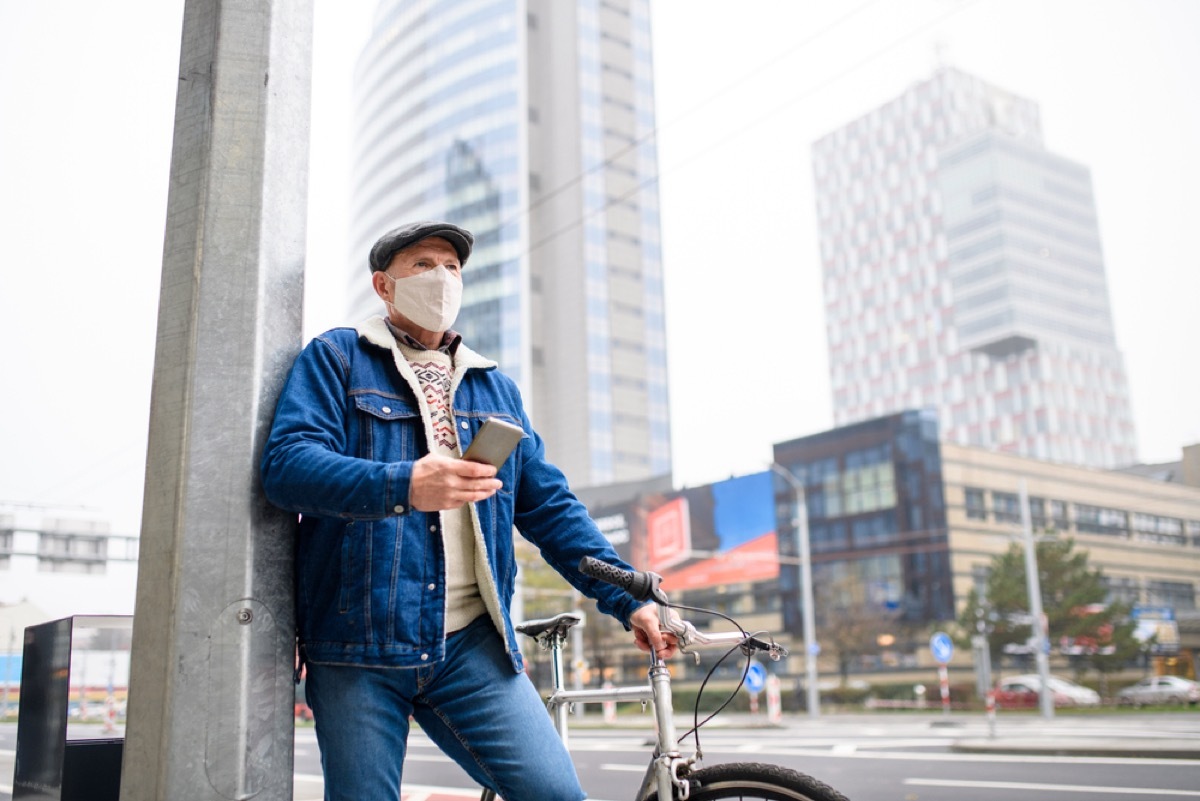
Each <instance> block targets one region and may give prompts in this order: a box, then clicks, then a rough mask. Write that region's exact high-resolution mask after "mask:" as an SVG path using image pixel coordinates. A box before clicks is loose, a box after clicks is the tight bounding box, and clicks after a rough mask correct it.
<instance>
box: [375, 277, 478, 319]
mask: <svg viewBox="0 0 1200 801" xmlns="http://www.w3.org/2000/svg"><path fill="white" fill-rule="evenodd" d="M385 275H386V273H385ZM388 278H392V276H390V275H389V276H388ZM388 305H390V306H391V307H392V308H393V309H395V310H396V311H398V312H400V313H401V314H403V315H404V316H405V317H407V318H408V319H410V320H412V321H413V322H414V323H416V324H417V325H419V326H421V327H422V328H424V329H425V330H426V331H439V332H440V331H447V330H449V329H450V325H451V323H453V322H454V320H455V318H457V317H458V309H459V307H460V306H462V280H461V279H460V278H458V277H457V276H455V275H453V274H452V273H451V272H450V271H449V270H447V269H446V268H445V267H441V266H438V267H434V268H433V269H432V270H426V271H425V272H423V273H417V274H416V275H410V276H408V277H407V278H392V302H391V303H390V304H388Z"/></svg>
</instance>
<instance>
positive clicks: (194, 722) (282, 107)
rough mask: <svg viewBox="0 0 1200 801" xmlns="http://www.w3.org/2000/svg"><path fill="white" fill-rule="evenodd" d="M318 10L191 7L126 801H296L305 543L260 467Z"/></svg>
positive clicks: (282, 366)
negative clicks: (296, 672) (296, 589)
mask: <svg viewBox="0 0 1200 801" xmlns="http://www.w3.org/2000/svg"><path fill="white" fill-rule="evenodd" d="M311 51H312V0H186V3H185V6H184V17H183V41H182V49H181V56H180V68H179V90H178V95H177V98H176V107H175V143H174V150H173V153H172V156H171V186H170V192H169V195H168V201H167V225H166V236H165V242H164V247H163V270H162V288H161V294H160V298H159V313H158V342H157V351H156V354H155V362H154V383H153V394H152V398H151V409H150V436H149V445H148V453H147V461H146V483H145V501H144V509H143V516H142V535H141V547H140V558H139V563H138V588H137V602H136V607H135V613H134V626H133V655H132V665H131V670H130V674H131V675H130V692H129V718H128V721H129V722H128V727H127V729H126V738H125V749H124V765H123V771H122V780H121V798H122V801H162V800H163V799H187V800H188V801H195V800H196V799H214V800H215V799H248V798H256V799H277V800H278V801H290V799H291V798H292V756H293V751H292V736H293V710H292V705H293V692H294V689H293V683H292V672H293V664H294V663H293V659H294V632H293V629H294V621H293V612H292V581H291V575H292V567H291V565H292V525H293V522H294V520H293V519H292V518H290V517H289V516H288V515H285V514H283V513H281V512H279V511H278V510H275V509H274V508H272V507H271V506H269V505H268V504H267V502H266V500H265V498H264V497H263V494H262V490H261V487H260V486H259V483H258V477H257V474H258V471H257V465H258V460H259V454H260V450H261V447H262V443H263V441H264V439H265V437H266V431H267V429H268V427H269V424H270V420H271V417H272V414H273V412H274V406H275V399H276V397H277V395H278V392H279V389H280V388H281V386H282V383H283V379H284V377H285V375H286V372H287V369H288V367H289V365H290V363H291V361H292V359H293V358H294V356H295V354H296V352H297V351H298V350H299V347H300V338H301V328H300V321H301V305H302V301H303V274H304V249H305V228H306V208H307V191H308V130H309V105H310V101H309V98H310V88H311Z"/></svg>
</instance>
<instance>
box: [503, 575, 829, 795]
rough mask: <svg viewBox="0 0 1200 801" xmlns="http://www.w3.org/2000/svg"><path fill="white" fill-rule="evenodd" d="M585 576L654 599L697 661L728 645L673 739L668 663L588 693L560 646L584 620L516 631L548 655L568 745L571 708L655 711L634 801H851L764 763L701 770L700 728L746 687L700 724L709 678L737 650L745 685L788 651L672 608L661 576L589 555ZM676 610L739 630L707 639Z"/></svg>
mask: <svg viewBox="0 0 1200 801" xmlns="http://www.w3.org/2000/svg"><path fill="white" fill-rule="evenodd" d="M579 570H580V572H582V573H584V574H585V575H587V576H591V577H592V578H596V579H600V580H601V581H606V582H608V583H610V584H615V585H616V586H618V587H621V588H622V589H624V590H626V591H627V592H628V593H629V594H630V595H632V596H634V597H635V598H637V599H638V600H639V601H646V600H653V601H655V602H656V603H657V604H658V609H659V622H660V624H661V626H662V629H663V631H666V632H670V633H672V634H674V635H675V638H676V640H677V641H678V644H679V652H680V653H685V654H692V655H694V656H695V658H696V659H697V661H698V660H699V654H697V653H696V651H695V650H694V649H696V648H719V647H728V648H729V650H728V651H727V652H726V654H725V655H724V656H722V657H721V658H720V660H718V661H717V663H716V664H715V665H714V666H713V668H712V669H711V670H710V671H709V673H708V676H706V677H705V679H704V682H703V683H702V684H701V687H700V692H699V693H697V698H696V710H695V717H694V721H693V722H694V724H695V725H694V726H693V728H692V729H691V730H689V731H688V732H686V733H685V734H684V735H683V736H682V737H677V736H676V730H675V720H674V714H673V708H672V703H671V674H670V671H669V670H668V669H667V666H666V663H665V662H663V660H662V659H660V658H658V656H657V655H655V654H651V655H650V669H649V681H648V683H647V684H639V685H632V686H625V687H612V688H604V689H590V690H568V689H566V688H565V686H564V685H565V682H564V675H563V646H564V644H565V643H566V640H567V636H568V632H569V631H570V630H571V628H572V627H573V626H575V625H577V624H578V623H580V622H581V620H582V618H581V617H580V616H579V615H578V614H575V613H573V612H564V613H562V614H559V615H555V616H554V617H552V618H547V619H544V620H531V621H527V622H525V623H522V624H520V625H518V626H516V627H515V628H516V630H517V631H519V632H521V633H522V634H525V635H526V636H528V637H531V638H533V639H534V640H536V641H537V642H538V644H539V645H541V646H542V647H544V648H548V649H549V650H550V652H551V667H552V673H553V685H554V689H553V691H552V692H551V693H550V695H549V696H548V697H547V699H546V707H547V709H548V710H549V712H550V714H551V716H552V717H553V719H554V727H555V729H556V730H557V731H558V734H559V736H560V737H561V738H562V740H563V744H564V745H568V744H569V739H568V713H569V711H570V707H571V706H572V705H573V704H589V703H602V702H605V701H613V702H621V701H624V702H629V701H638V702H641V703H642V704H643V705H645V704H649V705H650V706H651V708H652V709H653V713H654V717H655V722H656V726H655V729H656V737H655V740H654V741H653V746H654V748H653V752H652V754H651V757H650V764H649V765H648V766H647V767H646V773H645V775H644V777H643V779H642V783H641V786H640V788H639V789H638V792H637V795H636V796H635V801H658V799H660V798H662V799H672V801H720V800H721V799H734V798H736V799H764V800H768V799H770V800H771V801H848V799H846V797H845V796H843V795H842V794H841V793H839V792H838V791H837V790H834V789H833V788H832V787H830V786H828V785H826V784H824V783H822V782H820V781H818V780H816V779H814V778H812V777H811V776H808V775H806V774H804V773H800V772H798V771H795V770H791V769H790V768H784V767H781V766H779V765H771V764H766V763H760V762H731V763H726V764H718V765H712V766H708V767H699V763H700V762H701V760H702V758H703V757H702V750H701V748H700V728H701V727H702V726H703V725H704V724H705V723H708V722H709V721H710V720H712V719H713V718H714V717H716V715H718V714H720V712H721V711H722V710H723V709H724V708H725V707H726V706H728V704H729V703H730V701H732V700H733V697H734V695H736V693H737V690H738V689H741V684H740V683H739V685H738V687H737V688H735V690H734V694H733V695H731V696H730V697H729V698H728V699H727V700H726V701H725V703H724V704H722V705H721V706H720V707H719V708H718V709H717V710H716V711H715V712H712V713H710V714H709V715H708V717H706V718H705V719H704V720H703V721H700V720H699V717H700V711H699V709H700V695H702V694H703V691H704V686H705V685H706V684H707V683H708V680H709V679H710V678H711V677H712V675H713V671H715V670H716V668H717V667H718V666H720V664H721V663H722V662H723V661H724V660H725V659H726V658H727V657H729V656H730V655H731V654H733V653H734V652H735V651H738V650H740V651H741V652H742V654H743V655H745V657H746V668H745V669H744V670H743V672H742V679H743V681H744V680H745V676H746V672H747V671H748V670H749V665H750V657H751V656H752V655H753V654H755V653H764V654H766V655H767V656H768V657H769V658H770V659H772V660H773V661H779V660H780V659H781V658H783V657H784V656H787V650H786V649H785V648H783V647H782V646H781V645H779V644H778V643H776V642H775V641H774V640H772V639H770V637H769V635H764V636H766V637H767V639H765V640H764V639H760V638H759V637H758V636H756V635H754V634H750V633H749V632H747V631H745V630H743V629H742V627H741V626H740V625H738V624H737V622H736V621H734V620H733V619H732V618H729V617H727V616H725V615H721V614H720V613H719V612H713V611H711V610H706V609H699V608H696V607H688V606H682V605H676V604H672V603H671V602H670V601H669V599H668V598H667V595H666V593H665V592H663V590H662V589H661V587H660V586H659V584H660V582H661V581H662V577H661V576H659V575H658V574H656V573H649V572H640V571H626V570H622V569H620V568H617V567H614V566H612V565H609V564H607V563H605V562H601V561H599V560H597V559H593V558H592V557H590V556H589V557H584V558H583V560H582V561H581V562H580V564H579ZM671 609H686V610H688V611H693V612H701V613H707V614H714V615H719V616H720V617H723V618H725V619H726V620H729V621H730V622H731V623H733V624H734V625H735V626H737V631H731V632H722V633H705V632H701V631H699V630H697V629H696V627H695V626H693V625H692V624H691V623H689V622H688V621H686V620H683V619H682V618H680V617H678V616H676V615H674V614H671V613H670V610H671ZM689 736H691V737H692V738H693V740H694V743H695V746H696V747H695V750H694V751H693V752H692V753H691V754H690V755H688V756H685V755H684V754H683V752H682V751H681V750H680V743H681V741H682V740H685V739H687V738H688V737H689ZM495 799H496V795H495V793H493V792H492V791H491V790H484V791H483V795H482V796H481V801H495Z"/></svg>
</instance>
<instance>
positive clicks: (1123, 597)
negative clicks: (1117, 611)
mask: <svg viewBox="0 0 1200 801" xmlns="http://www.w3.org/2000/svg"><path fill="white" fill-rule="evenodd" d="M1102 580H1103V581H1104V586H1105V589H1106V590H1107V591H1108V594H1107V595H1106V596H1105V602H1106V603H1123V604H1129V605H1130V606H1137V605H1138V604H1139V603H1141V601H1142V591H1141V587H1140V586H1139V585H1138V580H1137V579H1135V578H1119V577H1115V576H1103V577H1102Z"/></svg>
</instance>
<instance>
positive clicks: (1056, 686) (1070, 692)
mask: <svg viewBox="0 0 1200 801" xmlns="http://www.w3.org/2000/svg"><path fill="white" fill-rule="evenodd" d="M1009 683H1013V684H1021V685H1024V686H1026V687H1028V688H1029V689H1031V690H1033V691H1034V692H1040V691H1041V688H1042V682H1041V678H1040V677H1039V676H1038V674H1036V673H1027V674H1023V675H1020V676H1011V677H1009V678H1007V679H1005V680H1004V682H1003V683H1002V684H1009ZM1046 685H1047V686H1048V687H1049V688H1050V691H1051V692H1053V693H1054V697H1055V702H1054V705H1055V706H1100V693H1098V692H1096V691H1095V690H1093V689H1091V688H1090V687H1084V686H1083V685H1082V684H1076V683H1075V682H1073V681H1068V680H1067V679H1064V678H1060V677H1059V676H1047V677H1046Z"/></svg>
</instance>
